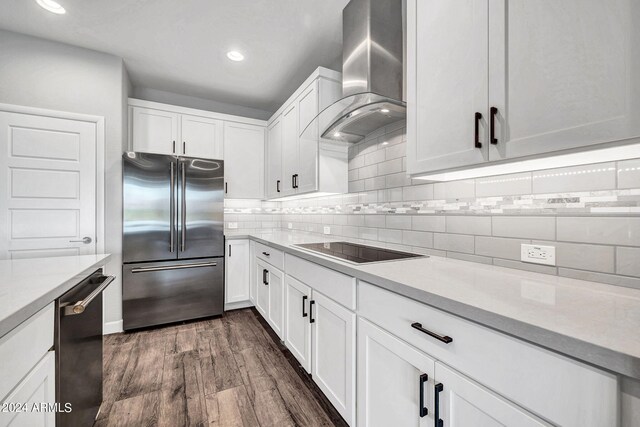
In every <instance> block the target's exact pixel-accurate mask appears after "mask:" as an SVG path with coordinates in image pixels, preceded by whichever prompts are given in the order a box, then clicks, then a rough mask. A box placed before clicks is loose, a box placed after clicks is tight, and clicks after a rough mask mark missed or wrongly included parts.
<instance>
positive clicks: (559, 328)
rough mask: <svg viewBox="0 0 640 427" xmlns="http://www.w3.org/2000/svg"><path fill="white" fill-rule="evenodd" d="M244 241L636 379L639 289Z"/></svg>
mask: <svg viewBox="0 0 640 427" xmlns="http://www.w3.org/2000/svg"><path fill="white" fill-rule="evenodd" d="M227 238H228V239H237V238H249V239H253V240H256V241H258V242H262V243H265V244H268V245H270V246H272V247H275V248H278V249H281V250H283V251H285V252H287V253H290V254H293V255H296V256H298V257H301V258H304V259H307V260H309V261H313V262H316V263H318V264H321V265H324V266H326V267H328V268H332V269H334V270H337V271H340V272H342V273H344V274H348V275H350V276H353V277H356V278H358V279H360V280H364V281H367V282H369V283H371V284H374V285H377V286H380V287H382V288H385V289H388V290H390V291H393V292H395V293H398V294H401V295H404V296H406V297H409V298H412V299H414V300H417V301H420V302H423V303H425V304H428V305H431V306H433V307H436V308H439V309H442V310H444V311H447V312H450V313H452V314H455V315H457V316H460V317H463V318H466V319H468V320H471V321H474V322H476V323H479V324H482V325H484V326H488V327H490V328H492V329H495V330H498V331H501V332H504V333H506V334H509V335H512V336H515V337H517V338H520V339H522V340H525V341H528V342H531V343H533V344H536V345H539V346H542V347H545V348H548V349H550V350H553V351H555V352H558V353H562V354H564V355H568V356H570V357H572V358H575V359H578V360H581V361H584V362H587V363H589V364H593V365H595V366H598V367H601V368H604V369H607V370H609V371H612V372H615V373H619V374H623V375H626V376H629V377H633V378H637V379H640V290H637V289H631V288H623V287H619V286H612V285H606V284H602V283H596V282H588V281H584V280H577V279H571V278H565V277H558V276H552V275H547V274H541V273H532V272H527V271H521V270H515V269H510V268H504V267H497V266H492V265H484V264H479V263H472V262H467V261H460V260H455V259H450V258H442V257H435V256H432V257H429V258H416V259H408V260H399V261H392V262H380V263H372V264H368V265H354V264H351V263H346V262H342V261H338V260H337V259H335V258H330V257H326V256H322V255H319V254H315V253H313V252H309V251H307V250H304V249H301V248H298V247H296V246H294V245H295V244H299V243H310V242H322V241H336V240H340V239H336V238H335V237H333V238H331V239H329V238H324V237H318V236H311V235H305V234H298V233H287V232H276V233H271V234H255V235H235V236H234V235H231V236H227Z"/></svg>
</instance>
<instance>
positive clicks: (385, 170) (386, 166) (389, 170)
mask: <svg viewBox="0 0 640 427" xmlns="http://www.w3.org/2000/svg"><path fill="white" fill-rule="evenodd" d="M402 170H403V169H402V159H392V160H386V161H384V162H382V163H380V164H378V175H390V174H393V173H399V172H402Z"/></svg>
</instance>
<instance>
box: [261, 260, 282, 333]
mask: <svg viewBox="0 0 640 427" xmlns="http://www.w3.org/2000/svg"><path fill="white" fill-rule="evenodd" d="M256 272H257V274H256V278H257V281H258V282H259V283H258V291H257V301H256V302H257V303H256V307H257V308H258V311H259V312H260V313H261V314H262V316H263V317H264V318H265V320H266V321H267V323H269V325H270V326H271V328H272V329H273V331H274V332H275V333H276V334H277V335H278V337H280V339H284V274H283V273H282V272H281V271H280V270H278V269H277V268H274V267H272V266H271V265H269V264H268V263H266V262H264V261H262V260H260V259H257V260H256Z"/></svg>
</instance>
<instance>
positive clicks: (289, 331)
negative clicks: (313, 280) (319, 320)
mask: <svg viewBox="0 0 640 427" xmlns="http://www.w3.org/2000/svg"><path fill="white" fill-rule="evenodd" d="M310 301H311V288H310V287H309V286H307V285H305V284H304V283H302V282H300V281H298V280H296V279H294V278H293V277H291V276H285V303H284V305H285V331H286V332H285V340H284V342H285V344H286V345H287V348H288V349H289V351H291V353H292V354H293V355H294V356H295V357H296V359H298V362H300V365H302V367H303V368H304V369H305V370H306V371H307V372H309V373H311V323H310V322H309V302H310Z"/></svg>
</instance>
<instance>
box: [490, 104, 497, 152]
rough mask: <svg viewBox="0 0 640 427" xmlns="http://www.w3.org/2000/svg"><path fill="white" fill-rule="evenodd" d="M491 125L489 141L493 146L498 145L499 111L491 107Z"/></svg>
mask: <svg viewBox="0 0 640 427" xmlns="http://www.w3.org/2000/svg"><path fill="white" fill-rule="evenodd" d="M490 113H491V123H490V124H489V133H490V134H491V135H490V136H489V139H490V141H491V143H492V144H493V145H496V144H497V143H498V138H496V116H497V115H498V109H497V108H496V107H491V110H490Z"/></svg>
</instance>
